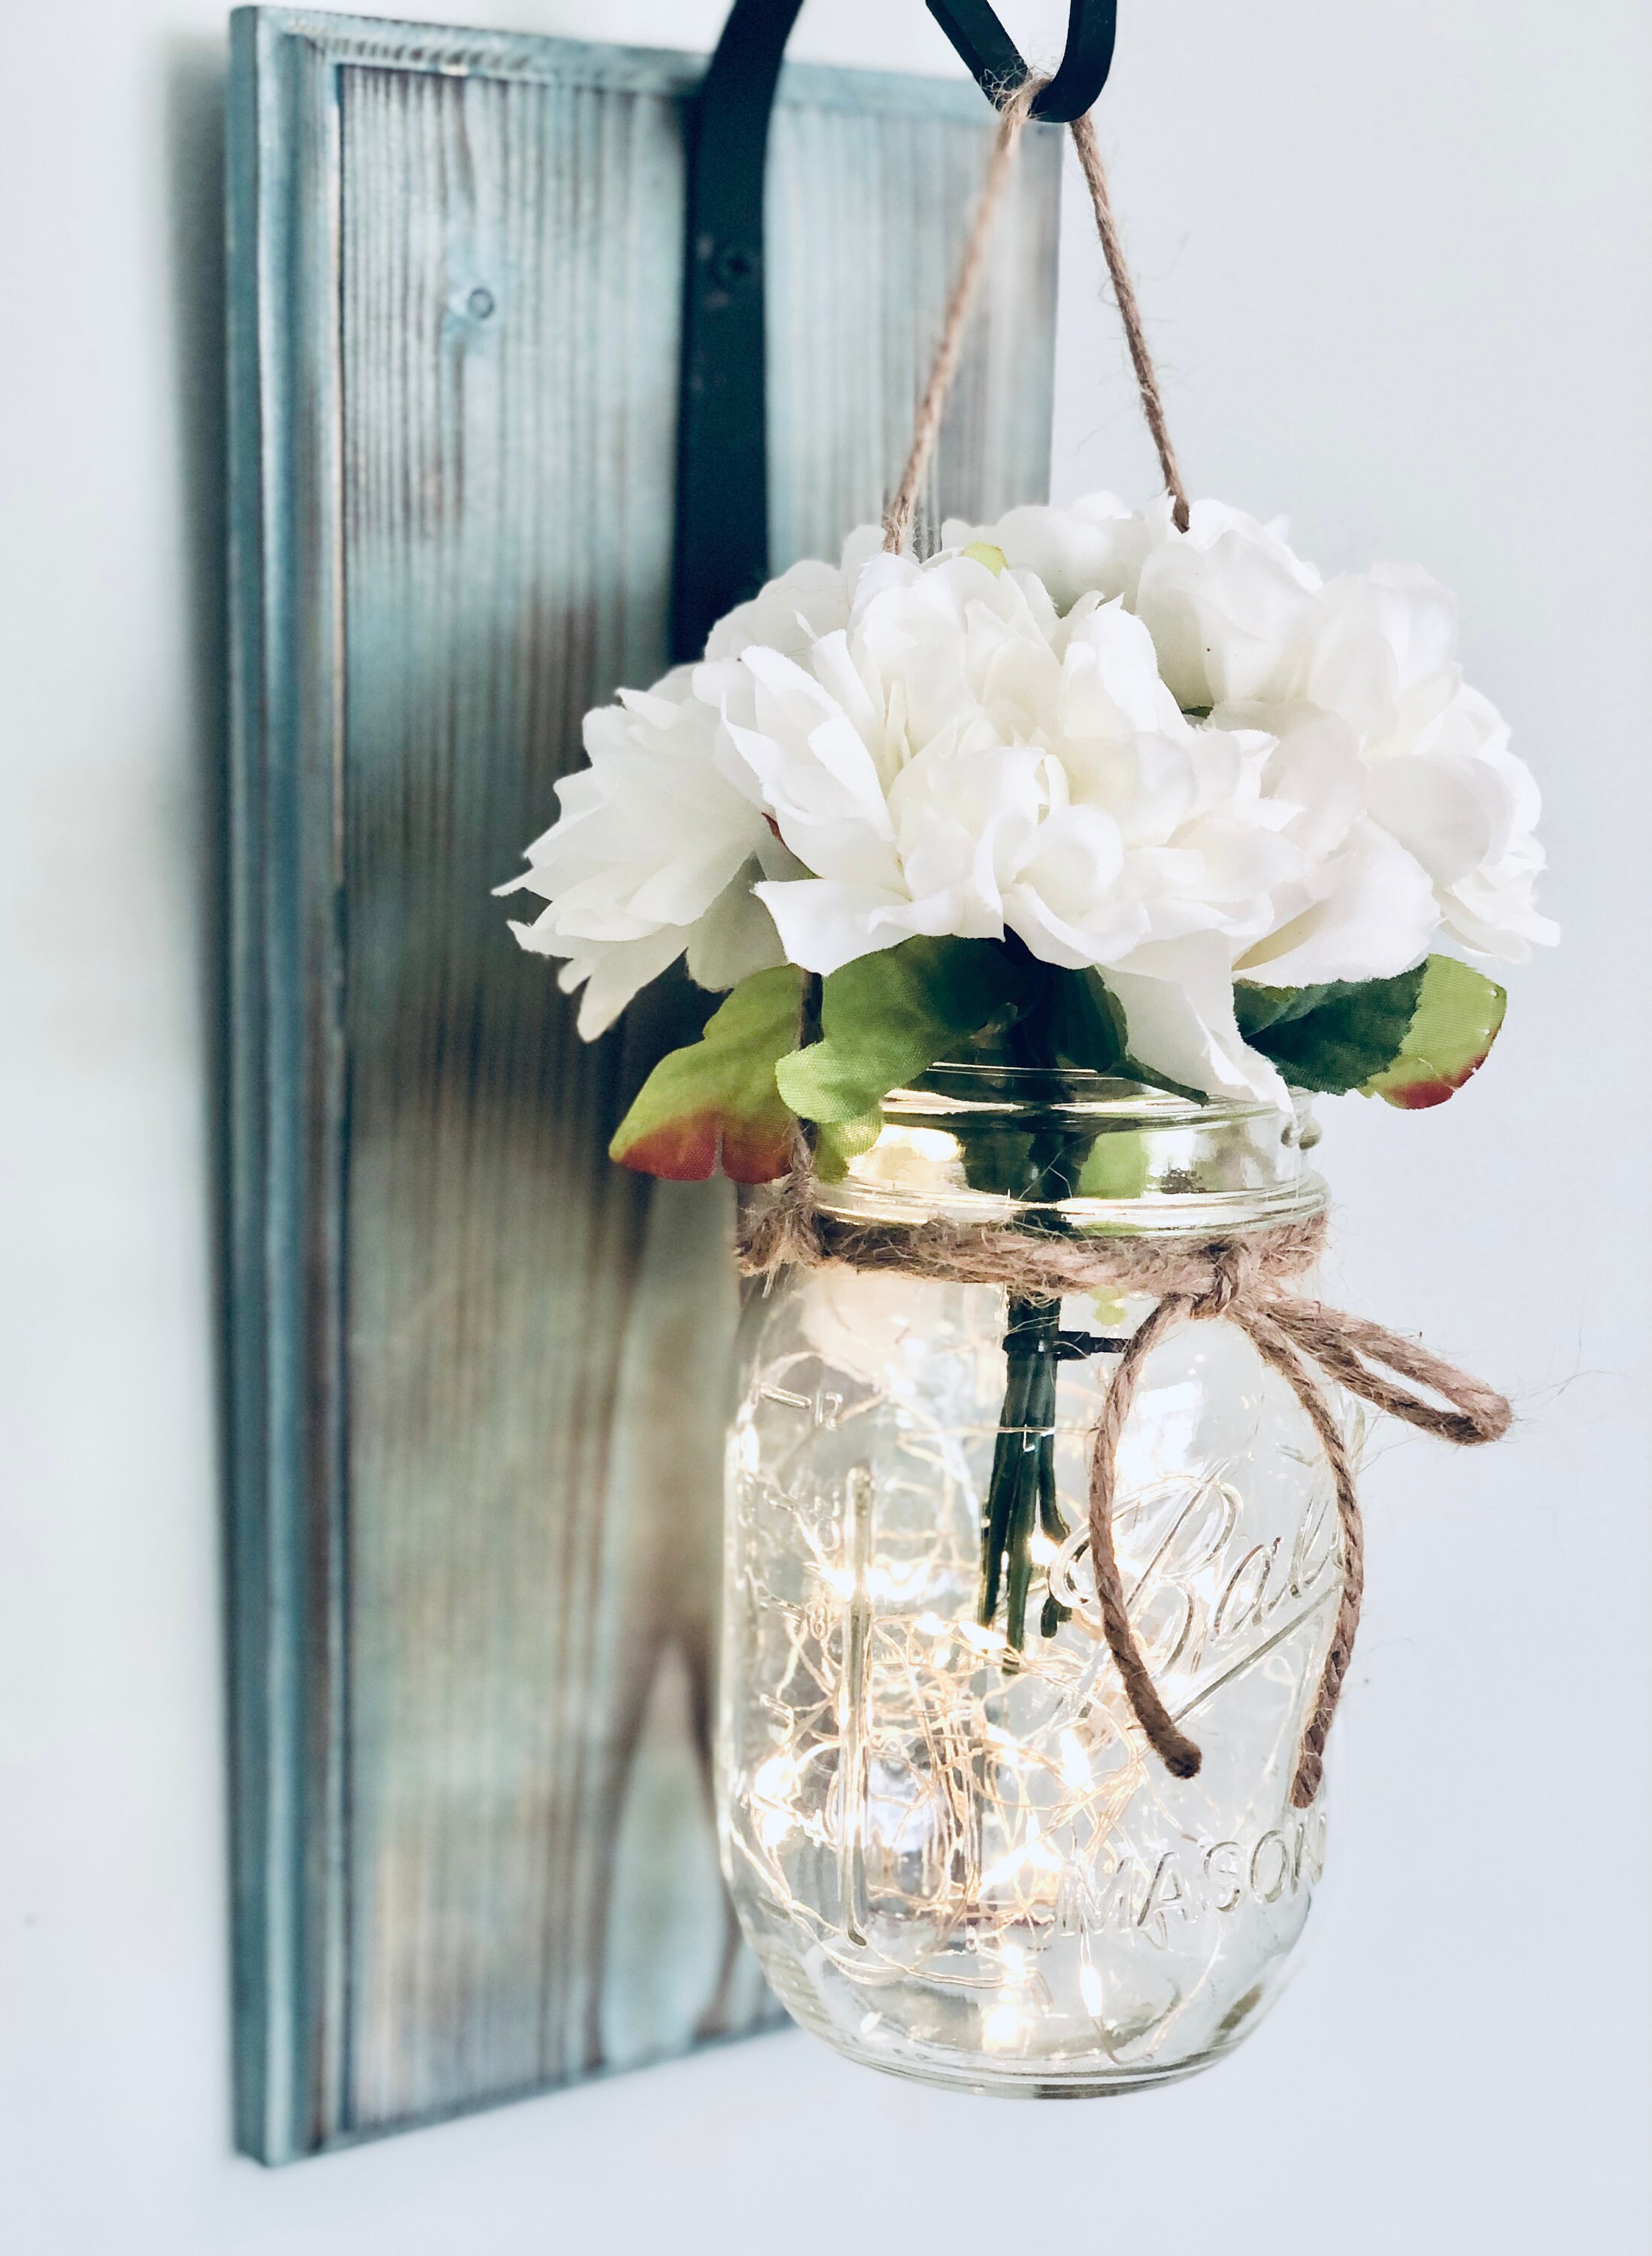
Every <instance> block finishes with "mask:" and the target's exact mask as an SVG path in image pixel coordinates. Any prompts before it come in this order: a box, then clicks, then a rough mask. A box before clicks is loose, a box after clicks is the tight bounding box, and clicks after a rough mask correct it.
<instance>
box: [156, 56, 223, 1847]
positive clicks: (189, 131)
mask: <svg viewBox="0 0 1652 2256" xmlns="http://www.w3.org/2000/svg"><path fill="white" fill-rule="evenodd" d="M162 71H163V76H164V85H165V94H164V116H165V120H166V215H167V247H168V252H169V262H170V284H171V306H170V315H171V326H172V365H173V404H174V412H175V414H176V417H177V425H176V432H177V443H176V448H175V459H176V461H177V463H178V472H179V480H180V509H179V512H178V519H179V523H180V525H181V528H182V533H183V581H184V591H185V602H186V606H187V624H186V633H187V645H186V651H187V676H188V683H189V702H188V716H189V732H190V737H191V740H192V742H191V748H190V749H191V759H190V764H189V765H190V772H191V775H192V778H193V782H194V791H193V810H194V814H193V829H194V839H193V844H194V870H195V898H194V924H195V934H196V950H197V954H196V962H197V971H196V981H197V986H196V992H197V997H198V1004H199V1009H200V1012H201V1033H202V1042H201V1050H202V1055H203V1059H204V1062H205V1068H206V1070H205V1073H204V1075H203V1078H202V1091H201V1102H202V1103H203V1105H204V1107H205V1109H206V1113H207V1118H206V1120H205V1122H204V1123H203V1126H204V1129H205V1134H204V1136H203V1139H202V1143H203V1147H204V1148H205V1150H206V1152H207V1153H208V1168H209V1173H208V1191H207V1195H208V1202H209V1209H210V1210H209V1214H208V1223H209V1230H210V1236H209V1239H208V1243H209V1244H210V1245H211V1246H212V1248H213V1270H212V1276H213V1282H214V1303H215V1305H214V1308H213V1316H214V1322H213V1325H212V1341H213V1357H214V1370H213V1374H212V1378H213V1399H214V1400H215V1403H216V1404H217V1405H218V1413H217V1426H216V1442H217V1446H216V1463H217V1468H218V1474H219V1479H218V1493H219V1496H220V1498H224V1497H227V1494H228V1482H227V1479H226V1478H225V1471H226V1468H227V1461H228V1431H227V1423H226V1388H225V1384H224V1378H225V1369H224V1365H225V1356H224V1347H223V1342H224V1337H225V1329H226V1327H225V1321H224V1319H225V1313H226V1308H225V1303H226V1294H227V1276H226V1264H225V1258H224V1252H225V1247H226V1244H227V1239H226V1220H227V1215H228V1208H229V1175H228V1168H229V1152H228V1114H229V1108H228V1101H227V1099H228V1073H227V1056H228V1021H227V1009H228V1003H227V980H226V976H225V973H226V967H227V950H226V945H225V937H226V932H227V927H228V918H229V855H228V818H229V808H228V776H229V398H228V391H227V377H228V367H227V352H226V342H225V329H224V94H225V88H226V85H227V82H228V79H229V50H228V45H227V42H226V41H224V40H222V39H168V40H167V41H166V43H165V46H164V47H163V50H162ZM220 1525H221V1528H223V1533H221V1536H220V1556H221V1559H222V1558H223V1557H225V1556H226V1555H227V1527H225V1526H224V1523H223V1521H222V1507H221V1519H220ZM220 1588H221V1590H223V1591H224V1594H225V1595H224V1597H223V1598H222V1601H221V1604H220V1618H221V1619H222V1620H223V1621H225V1623H226V1624H227V1620H228V1576H227V1573H226V1572H225V1571H224V1569H223V1568H222V1566H221V1568H220ZM222 1682H223V1684H224V1687H225V1703H224V1713H225V1716H226V1718H227V1717H228V1716H229V1641H228V1637H227V1634H226V1636H225V1639H224V1658H223V1662H222ZM224 1759H225V1765H226V1768H227V1766H228V1762H229V1734H228V1728H227V1725H226V1731H225V1738H224ZM224 1855H225V1861H226V1865H227V1864H228V1858H229V1844H228V1843H227V1842H226V1844H225V1849H224Z"/></svg>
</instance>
